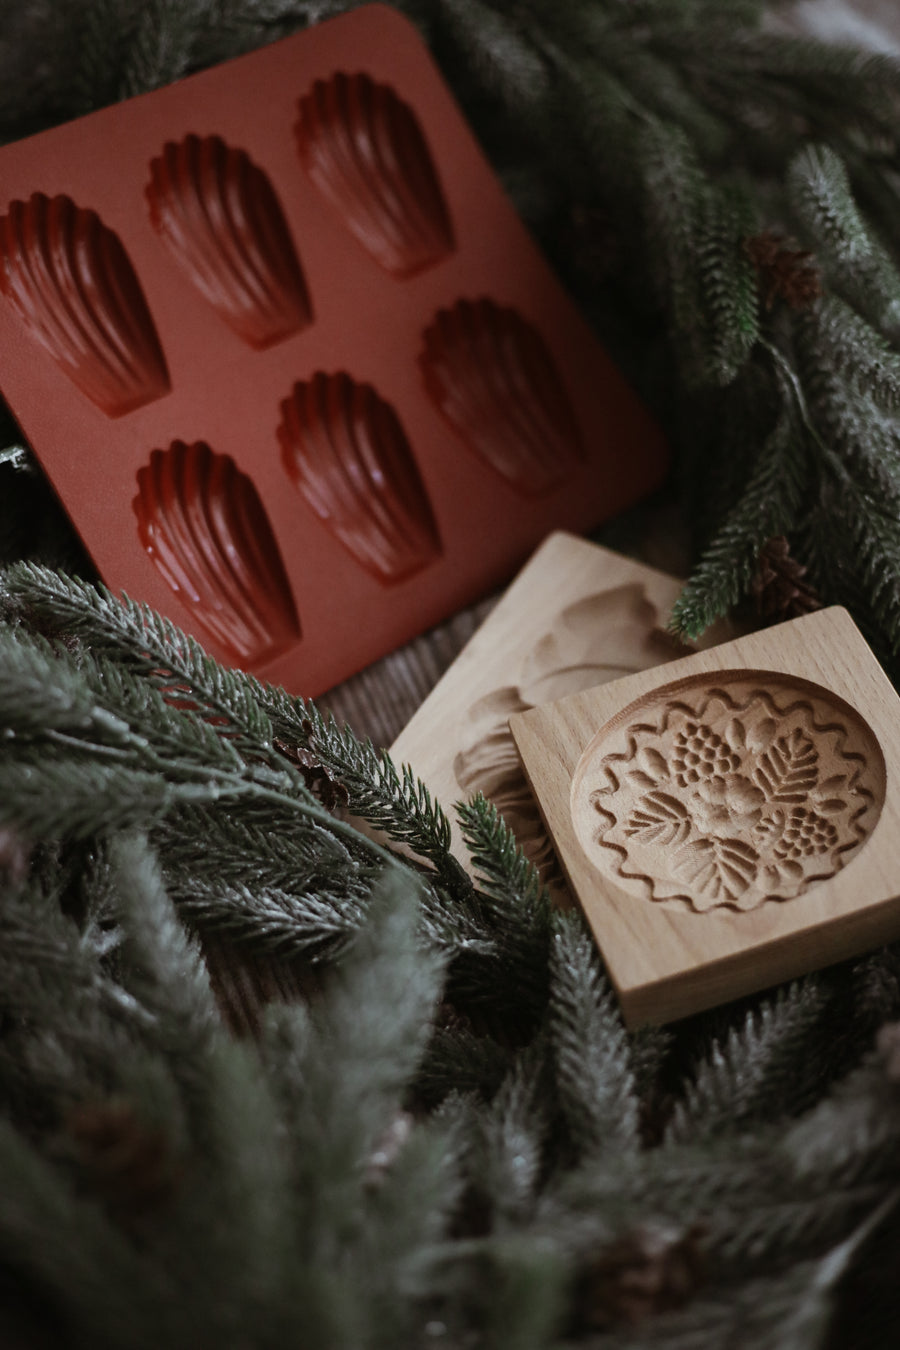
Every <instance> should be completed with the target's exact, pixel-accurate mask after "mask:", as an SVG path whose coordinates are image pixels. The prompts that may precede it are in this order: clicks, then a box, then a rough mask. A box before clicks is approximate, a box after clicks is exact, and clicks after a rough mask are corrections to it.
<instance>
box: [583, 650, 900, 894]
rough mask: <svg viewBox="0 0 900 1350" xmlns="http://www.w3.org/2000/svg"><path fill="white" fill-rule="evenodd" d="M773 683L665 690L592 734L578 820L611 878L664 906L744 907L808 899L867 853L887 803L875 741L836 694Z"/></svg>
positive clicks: (735, 680)
mask: <svg viewBox="0 0 900 1350" xmlns="http://www.w3.org/2000/svg"><path fill="white" fill-rule="evenodd" d="M772 678H773V680H774V681H775V684H774V686H773V689H772V690H769V689H764V688H760V687H758V686H754V685H752V684H751V683H750V682H749V681H748V679H747V677H735V678H733V679H731V680H729V679H728V678H727V677H726V678H725V679H724V681H723V687H716V688H712V689H708V688H702V687H701V688H696V689H693V690H692V689H690V688H688V689H687V690H679V696H678V697H676V698H673V697H672V696H671V694H669V695H668V696H667V693H666V690H665V689H663V690H661V691H660V692H659V695H658V696H657V698H656V699H655V700H653V701H652V702H651V703H650V704H649V706H648V705H647V704H643V705H641V706H640V708H639V710H638V709H635V719H638V712H639V719H638V720H634V719H628V720H622V719H616V723H615V724H614V727H613V729H612V730H611V732H610V733H609V734H606V733H605V732H601V733H600V734H599V736H598V737H597V738H595V741H594V742H593V743H592V745H591V746H590V747H588V750H587V751H586V753H585V756H584V757H583V759H582V763H581V765H580V766H579V770H578V771H577V772H576V775H575V780H574V785H573V814H574V817H575V822H576V828H577V829H578V831H579V835H580V838H581V842H582V844H583V846H584V847H585V849H586V851H587V853H588V855H589V856H590V857H591V858H592V860H593V861H594V862H595V863H596V864H597V865H598V866H599V867H601V869H602V870H604V871H610V870H612V871H613V872H615V873H616V875H617V877H618V878H619V879H621V880H623V881H625V882H628V883H632V884H634V883H636V884H637V885H638V886H639V887H640V889H641V891H642V893H644V894H647V893H649V894H650V895H651V896H652V897H653V898H654V899H656V900H672V899H680V900H686V901H688V902H689V903H690V904H691V905H692V906H693V908H694V909H696V910H699V911H705V910H708V909H712V908H714V907H716V906H719V905H728V906H731V907H733V908H735V909H741V910H747V909H754V908H756V906H757V905H760V904H762V902H763V901H764V900H789V899H792V898H793V897H796V896H798V895H800V894H801V893H802V892H803V891H805V890H806V889H807V887H808V886H810V885H811V884H812V883H813V882H816V881H823V880H826V879H827V878H828V877H831V876H833V875H834V874H835V872H837V871H839V870H840V868H842V867H843V866H844V865H845V864H846V863H847V862H848V861H849V859H850V858H851V857H853V855H854V854H855V853H856V852H857V851H858V850H859V849H860V848H861V847H862V845H863V843H864V842H865V840H866V838H867V837H868V835H869V834H870V832H871V830H872V828H873V827H874V824H875V822H876V820H877V818H878V814H879V812H880V810H881V804H882V800H883V795H884V783H883V761H882V760H881V754H880V751H879V749H878V746H877V743H876V742H875V739H874V736H873V735H872V733H871V732H870V731H869V729H868V727H866V725H865V724H864V723H863V722H862V719H861V718H859V716H858V715H857V714H856V713H854V712H853V711H852V709H850V708H848V707H845V706H844V705H842V704H840V705H839V702H838V700H835V699H833V698H832V697H831V696H830V695H829V694H828V693H827V691H825V690H816V691H815V692H814V693H813V692H809V693H807V692H806V686H803V693H802V695H801V696H799V697H798V696H797V694H798V690H797V689H793V690H792V689H791V688H790V687H788V688H787V689H779V688H778V682H779V677H777V676H773V677H772ZM628 888H629V889H632V888H633V885H632V886H629V887H628Z"/></svg>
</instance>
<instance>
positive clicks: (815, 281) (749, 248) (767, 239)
mask: <svg viewBox="0 0 900 1350" xmlns="http://www.w3.org/2000/svg"><path fill="white" fill-rule="evenodd" d="M743 247H744V253H745V255H746V256H747V257H748V258H749V259H750V261H751V263H752V264H753V266H754V267H755V268H756V272H757V275H758V276H759V279H760V282H761V285H762V290H763V304H764V305H765V307H766V309H771V308H772V306H773V305H774V303H775V301H776V300H784V301H785V302H786V303H787V304H788V305H790V307H791V309H808V308H809V307H810V305H811V304H812V303H813V301H814V300H817V299H818V297H819V296H820V295H821V294H822V278H821V276H820V275H819V269H818V268H817V267H816V265H815V263H814V261H813V255H812V254H811V253H810V252H809V250H808V249H801V248H789V247H787V246H786V244H785V240H784V238H783V236H782V235H780V234H778V233H776V231H774V230H763V231H762V232H761V233H760V234H755V235H752V236H750V238H748V239H745V240H744V245H743Z"/></svg>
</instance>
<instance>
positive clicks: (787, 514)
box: [671, 383, 807, 638]
mask: <svg viewBox="0 0 900 1350" xmlns="http://www.w3.org/2000/svg"><path fill="white" fill-rule="evenodd" d="M782 387H783V383H782ZM784 397H786V398H787V397H789V395H788V394H787V392H786V391H785V392H784ZM806 457H807V447H806V435H805V431H804V429H803V428H802V427H800V426H798V419H797V415H796V413H795V410H794V408H793V407H792V406H791V404H790V403H787V405H786V406H785V407H783V408H782V410H781V412H780V414H779V417H778V421H777V422H776V424H775V427H774V428H773V430H772V431H771V432H770V434H769V436H768V438H767V440H766V441H765V443H764V445H763V446H762V448H761V450H760V453H759V457H758V459H757V462H756V464H755V466H754V468H753V470H752V473H751V475H750V478H749V480H748V482H747V485H746V487H745V490H744V492H743V494H742V496H741V498H740V500H739V501H738V503H737V504H736V505H735V506H734V507H733V509H732V510H731V512H730V513H729V515H728V516H727V517H726V519H725V522H724V524H723V525H722V526H721V527H720V529H719V531H718V533H717V534H716V536H715V538H714V539H713V541H712V543H711V544H710V545H709V547H708V548H707V550H706V552H705V553H704V555H703V557H702V559H701V561H700V564H699V566H698V567H697V568H696V569H695V570H694V572H693V574H692V576H691V578H690V580H689V581H688V583H687V585H686V586H685V587H684V590H683V591H682V592H681V595H680V596H679V597H678V599H677V600H676V602H675V605H674V606H673V609H672V619H671V627H672V631H673V632H674V633H675V634H676V635H677V636H679V637H682V638H696V637H698V636H699V635H700V634H701V633H702V632H703V631H704V629H705V628H707V627H708V626H709V625H710V624H711V623H712V622H713V621H714V620H715V619H717V618H720V617H721V616H722V615H724V614H726V613H727V612H728V610H729V609H730V608H731V607H732V605H734V604H736V603H737V601H738V600H739V599H740V597H741V595H742V594H743V593H744V591H745V590H746V588H747V586H748V584H749V582H750V579H751V577H752V576H753V571H754V567H755V564H756V559H757V556H758V554H759V550H760V548H761V547H762V545H763V544H764V543H765V542H766V540H767V539H770V538H771V537H772V536H773V535H778V534H786V533H788V532H789V531H790V530H791V528H792V526H793V524H794V517H795V514H796V512H797V511H798V508H799V504H800V500H801V494H802V491H803V488H804V485H805V478H806V474H807V468H806Z"/></svg>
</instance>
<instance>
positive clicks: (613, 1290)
mask: <svg viewBox="0 0 900 1350" xmlns="http://www.w3.org/2000/svg"><path fill="white" fill-rule="evenodd" d="M702 1236H703V1230H702V1228H701V1227H700V1225H698V1224H694V1225H693V1226H692V1227H691V1228H688V1229H687V1230H684V1229H679V1228H676V1227H674V1226H673V1225H671V1224H667V1223H664V1222H657V1223H653V1224H642V1225H641V1226H640V1227H638V1228H635V1229H633V1230H632V1231H631V1232H630V1233H627V1234H625V1236H624V1237H621V1238H619V1240H618V1241H617V1242H614V1243H612V1244H611V1245H610V1246H609V1247H607V1248H605V1249H604V1250H603V1251H601V1252H599V1253H598V1254H597V1255H596V1256H595V1257H594V1258H593V1260H592V1261H591V1263H590V1265H589V1266H588V1267H587V1269H586V1270H585V1271H584V1273H583V1274H582V1277H581V1279H580V1281H579V1283H578V1286H577V1290H576V1309H575V1321H576V1324H577V1326H578V1328H579V1329H582V1330H587V1329H590V1330H605V1329H606V1328H608V1327H612V1326H615V1325H616V1324H617V1323H622V1322H625V1323H630V1324H631V1325H634V1324H635V1323H637V1322H640V1321H642V1320H643V1319H644V1318H646V1317H650V1316H652V1315H654V1314H655V1313H662V1312H671V1311H672V1310H674V1309H675V1308H682V1307H684V1305H685V1304H686V1303H687V1302H688V1301H689V1300H690V1299H691V1298H692V1297H693V1295H694V1293H695V1292H696V1290H697V1288H698V1287H699V1286H700V1284H701V1283H702V1281H703V1276H704V1266H705V1262H704V1259H703V1251H702V1247H701V1238H702Z"/></svg>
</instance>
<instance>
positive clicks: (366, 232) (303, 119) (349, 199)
mask: <svg viewBox="0 0 900 1350" xmlns="http://www.w3.org/2000/svg"><path fill="white" fill-rule="evenodd" d="M297 145H298V149H299V152H300V162H301V164H302V165H303V168H304V170H305V172H306V175H307V177H308V178H309V180H310V182H311V183H312V184H313V186H314V187H315V188H316V189H317V190H318V192H319V193H320V194H321V196H322V197H323V198H324V199H325V200H326V201H327V202H328V203H329V205H330V206H331V207H332V208H333V209H334V211H335V214H336V216H337V218H338V219H339V220H340V222H341V224H342V225H343V227H344V228H345V229H347V230H349V231H350V233H351V234H352V235H353V236H354V238H355V239H356V240H357V242H358V243H360V244H361V245H362V247H363V248H364V249H365V250H366V252H367V253H368V254H369V255H370V257H372V258H373V259H374V260H375V262H377V263H378V264H379V265H380V266H381V267H383V268H384V269H385V271H386V272H389V273H391V275H392V276H395V277H398V278H403V277H409V276H413V275H414V274H415V273H417V272H421V271H423V270H424V269H425V268H428V267H433V266H434V265H435V264H436V263H439V262H441V261H442V260H443V259H444V258H445V257H447V256H448V254H450V253H452V252H453V251H454V248H455V244H454V237H453V227H452V225H451V223H450V213H449V211H448V210H447V203H446V201H445V200H444V194H443V191H442V189H441V184H440V179H439V177H438V172H437V169H436V168H435V165H434V161H433V159H432V156H431V152H430V150H429V148H428V143H427V141H426V139H425V136H424V134H423V132H422V128H421V126H420V125H419V119H418V117H417V116H416V114H415V112H414V111H413V109H412V108H411V107H410V105H409V104H408V103H406V102H405V101H404V100H403V99H402V98H400V97H399V96H398V95H397V94H396V93H395V92H394V90H393V89H392V88H391V87H390V85H387V84H380V83H378V82H377V81H375V80H373V79H372V78H371V77H370V76H369V75H366V74H364V73H357V74H353V75H348V74H345V73H343V72H340V71H339V72H337V73H335V74H334V75H332V76H331V77H330V78H329V79H327V80H316V82H315V84H314V85H313V86H312V89H311V90H310V91H309V93H308V94H306V95H305V96H304V97H303V98H302V99H301V100H300V119H299V121H298V123H297Z"/></svg>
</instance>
